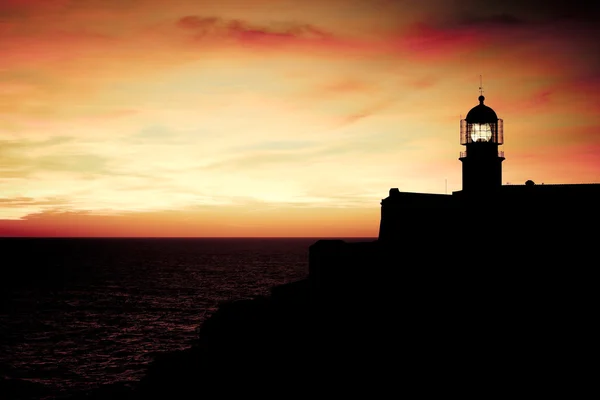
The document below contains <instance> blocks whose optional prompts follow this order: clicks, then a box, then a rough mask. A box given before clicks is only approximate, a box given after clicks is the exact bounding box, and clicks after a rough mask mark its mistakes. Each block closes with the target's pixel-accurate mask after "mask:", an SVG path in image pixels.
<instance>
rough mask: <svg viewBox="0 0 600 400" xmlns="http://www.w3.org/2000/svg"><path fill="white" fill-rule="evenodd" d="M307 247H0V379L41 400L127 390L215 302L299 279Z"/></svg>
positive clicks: (51, 243)
mask: <svg viewBox="0 0 600 400" xmlns="http://www.w3.org/2000/svg"><path fill="white" fill-rule="evenodd" d="M316 240H318V239H317V238H291V239H283V238H278V239H265V238H255V239H246V238H244V239H16V238H15V239H7V238H5V239H1V238H0V379H2V378H4V379H7V378H8V379H11V380H13V379H14V380H21V381H25V382H33V383H36V384H37V385H38V386H40V385H43V386H40V387H43V393H44V398H53V397H58V396H60V397H63V396H65V395H71V394H81V393H86V392H89V391H91V390H93V389H94V388H97V387H99V386H101V385H110V384H116V383H119V384H123V383H125V384H126V383H127V382H129V383H131V384H134V383H135V382H136V381H138V380H139V379H140V378H141V377H142V376H143V375H144V372H145V370H146V368H147V366H148V363H150V362H151V361H152V360H153V358H154V356H155V355H156V354H157V353H160V352H168V351H174V350H180V349H185V348H188V347H189V346H190V345H191V342H192V341H193V340H194V339H196V338H197V330H198V327H199V325H200V324H201V323H202V321H204V320H205V319H206V318H207V317H208V316H209V315H210V314H211V313H212V312H214V311H215V310H216V308H217V306H218V304H219V303H220V302H222V301H226V300H233V299H242V298H248V297H252V296H255V295H264V294H268V293H269V289H270V288H271V287H272V286H275V285H279V284H283V283H287V282H292V281H295V280H299V279H302V278H305V277H306V276H307V274H308V247H309V246H310V245H311V244H312V243H314V242H315V241H316ZM351 240H353V241H355V240H360V239H351Z"/></svg>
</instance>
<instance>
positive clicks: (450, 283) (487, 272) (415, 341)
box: [136, 231, 595, 399]
mask: <svg viewBox="0 0 600 400" xmlns="http://www.w3.org/2000/svg"><path fill="white" fill-rule="evenodd" d="M530 233H531V231H527V232H521V236H520V237H519V233H515V235H516V236H517V237H519V240H518V241H517V242H516V244H515V245H514V246H513V247H512V248H511V249H508V248H507V249H505V250H504V251H503V257H500V256H499V255H496V256H490V252H489V250H487V249H486V248H485V246H482V248H481V249H476V250H473V249H471V250H470V251H465V253H466V254H464V255H462V256H461V255H460V252H458V251H457V247H456V246H457V245H458V243H457V242H456V241H455V240H450V241H447V242H446V243H445V244H441V243H437V245H436V247H434V248H431V247H430V246H428V245H427V244H426V243H423V241H422V239H423V238H422V237H420V238H419V237H415V238H412V239H407V240H406V241H405V243H403V246H402V247H405V248H406V250H405V251H399V247H398V245H399V244H398V243H384V242H380V241H374V242H364V243H346V242H343V241H337V240H322V241H318V242H316V243H315V244H314V245H312V246H311V248H310V251H309V254H310V255H309V259H310V261H309V264H310V267H309V274H308V277H307V278H306V279H305V280H301V281H298V282H293V283H290V284H286V285H282V286H277V287H274V288H273V289H272V291H271V295H270V296H268V297H258V298H255V299H251V300H239V301H231V302H229V303H226V304H223V305H222V306H221V307H220V308H219V310H218V311H217V312H216V313H215V314H214V315H212V316H211V317H210V318H209V319H208V320H207V321H206V322H205V323H204V324H203V326H202V327H201V330H200V334H199V338H198V341H197V343H195V344H194V346H193V347H192V348H191V349H189V350H185V351H181V352H177V353H172V354H166V355H163V356H161V357H159V358H157V360H156V362H155V363H154V364H153V365H151V367H150V368H149V371H148V374H147V376H146V377H145V379H143V380H142V382H141V383H140V386H139V390H138V391H137V392H136V396H138V397H139V398H140V399H147V398H174V399H192V398H217V397H222V396H227V395H244V396H250V395H259V396H278V397H281V396H299V395H312V394H315V393H320V394H325V395H336V396H343V395H348V396H349V395H352V396H356V395H359V396H369V397H380V396H381V397H383V396H389V395H391V394H400V393H403V394H409V395H419V396H427V395H433V394H442V393H443V394H446V395H447V394H451V393H452V394H461V395H474V396H478V397H479V396H481V395H482V394H484V395H486V396H487V395H493V394H505V395H514V394H516V393H519V394H530V395H533V394H540V393H541V392H550V393H553V394H558V393H560V392H561V391H563V393H564V394H569V395H570V396H572V395H573V394H575V393H576V392H577V391H580V390H583V388H584V386H583V383H584V382H586V380H587V379H588V378H590V381H591V372H590V370H588V369H587V368H586V367H585V365H587V363H586V362H585V361H586V360H587V361H591V360H590V357H591V356H590V354H591V336H592V333H591V332H592V326H593V325H594V323H593V320H594V317H593V316H594V315H595V313H594V312H593V311H594V309H595V307H594V306H592V304H593V303H592V301H591V299H592V297H593V296H594V293H595V292H594V289H593V288H592V287H590V286H588V285H590V284H592V282H591V281H589V280H588V277H589V276H592V274H591V273H592V271H591V269H593V268H595V267H592V265H594V262H592V263H591V264H590V263H589V261H590V260H589V257H590V256H592V255H593V256H595V254H592V253H595V250H594V251H591V249H592V247H590V248H588V250H587V251H583V250H582V246H585V243H584V241H583V239H581V238H579V239H575V238H573V237H572V238H571V241H570V242H568V241H566V240H565V238H564V237H563V238H561V239H560V240H558V239H557V238H556V237H555V236H553V235H547V237H546V238H545V240H546V244H545V247H544V249H545V250H544V251H539V250H538V251H531V247H532V246H530V245H529V244H527V243H524V241H526V240H528V239H527V238H528V237H529V234H530ZM539 234H542V233H539ZM496 239H498V238H496ZM552 240H554V241H555V242H554V243H551V242H549V241H552ZM559 242H560V244H561V246H562V247H557V246H558V245H559ZM567 242H568V243H567ZM519 243H520V244H521V245H518V244H519ZM532 243H533V242H532ZM566 244H569V246H570V247H568V246H566ZM467 247H473V246H471V245H468V246H467ZM408 249H410V250H408ZM593 249H595V246H594V247H593ZM575 250H576V251H575ZM457 253H458V254H457ZM593 282H595V281H593ZM592 285H593V284H592Z"/></svg>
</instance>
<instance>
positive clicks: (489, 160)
mask: <svg viewBox="0 0 600 400" xmlns="http://www.w3.org/2000/svg"><path fill="white" fill-rule="evenodd" d="M478 100H479V104H478V105H476V106H475V107H473V108H472V109H471V110H470V111H469V113H468V114H467V116H466V118H464V119H461V120H460V144H461V145H463V146H465V150H464V151H461V153H460V158H459V160H460V161H461V162H462V185H463V187H462V189H463V191H464V192H465V193H476V192H489V191H494V190H496V189H499V188H500V186H502V161H504V151H501V150H500V149H499V148H500V146H501V145H502V144H503V143H504V132H503V120H502V119H499V118H498V116H497V115H496V112H495V111H494V110H493V109H491V108H490V107H488V106H486V105H485V104H484V101H485V97H484V96H483V94H480V96H479V98H478Z"/></svg>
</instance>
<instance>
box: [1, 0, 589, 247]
mask: <svg viewBox="0 0 600 400" xmlns="http://www.w3.org/2000/svg"><path fill="white" fill-rule="evenodd" d="M586 3H591V2H586ZM586 3H582V4H580V5H577V7H573V8H571V7H570V5H571V4H573V2H562V4H556V5H553V4H551V3H549V2H547V1H537V0H532V1H524V0H519V1H516V0H502V1H493V0H488V1H480V0H239V1H238V0H219V1H209V0H170V1H164V0H0V236H121V237H122V236H143V237H148V236H158V237H163V236H176V237H180V236H185V237H189V236H193V237H220V236H223V237H230V236H238V237H240V236H241V237H244V236H263V237H264V236H267V237H273V236H288V237H290V236H304V237H375V236H377V234H378V228H379V218H380V201H381V199H382V198H385V197H386V196H387V194H388V191H389V189H390V188H399V189H400V190H401V191H406V192H424V193H451V192H452V191H456V190H461V185H462V183H461V164H460V161H459V160H458V157H459V152H460V151H461V150H464V147H462V146H460V142H459V127H460V124H459V122H460V119H461V117H462V118H464V116H465V115H466V113H467V112H468V111H469V110H470V109H471V108H472V107H474V106H475V105H477V104H478V101H477V97H478V96H479V86H480V76H481V79H482V82H483V94H484V95H485V97H486V101H485V104H486V105H488V106H490V107H492V108H493V109H494V110H495V111H496V113H497V114H498V116H499V118H502V119H503V120H504V141H505V144H504V146H503V150H504V152H505V157H506V160H505V161H504V163H503V181H504V182H503V183H511V184H523V183H524V182H525V181H526V180H528V179H531V180H533V181H535V182H536V183H546V184H550V183H591V182H600V129H599V128H600V113H599V111H600V96H599V94H598V93H599V89H600V41H598V40H597V39H598V38H599V37H600V24H599V23H598V21H599V18H598V16H599V12H598V6H597V5H596V6H594V5H592V4H590V5H586Z"/></svg>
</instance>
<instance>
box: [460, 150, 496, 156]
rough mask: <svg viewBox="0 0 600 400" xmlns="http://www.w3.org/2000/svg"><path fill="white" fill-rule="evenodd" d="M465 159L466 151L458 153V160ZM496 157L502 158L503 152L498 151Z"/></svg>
mask: <svg viewBox="0 0 600 400" xmlns="http://www.w3.org/2000/svg"><path fill="white" fill-rule="evenodd" d="M465 157H467V152H466V151H461V152H460V158H465ZM498 157H500V158H504V151H502V150H500V151H498Z"/></svg>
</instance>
